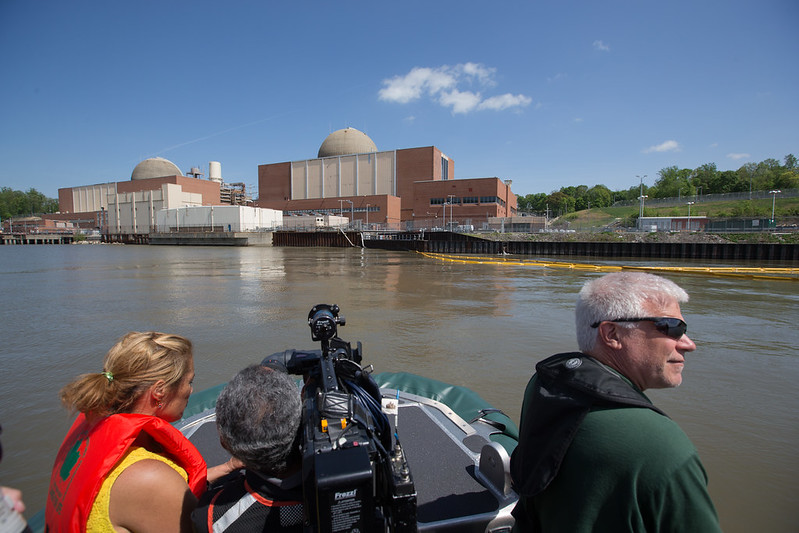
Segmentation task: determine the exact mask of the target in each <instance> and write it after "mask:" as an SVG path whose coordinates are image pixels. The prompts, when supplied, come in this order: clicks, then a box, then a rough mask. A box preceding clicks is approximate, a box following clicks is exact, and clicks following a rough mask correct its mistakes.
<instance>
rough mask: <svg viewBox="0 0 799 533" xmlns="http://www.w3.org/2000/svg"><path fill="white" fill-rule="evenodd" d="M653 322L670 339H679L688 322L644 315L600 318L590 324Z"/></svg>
mask: <svg viewBox="0 0 799 533" xmlns="http://www.w3.org/2000/svg"><path fill="white" fill-rule="evenodd" d="M645 320H646V321H648V322H654V324H655V329H656V330H658V331H659V332H661V333H663V334H664V335H668V336H669V337H671V338H672V339H676V340H680V339H681V338H682V336H683V335H685V332H686V331H688V324H686V323H685V322H684V321H682V320H680V319H679V318H674V317H671V316H645V317H641V318H617V319H615V320H600V321H599V322H594V323H593V324H591V327H592V328H598V327H599V325H600V324H601V323H602V322H643V321H645Z"/></svg>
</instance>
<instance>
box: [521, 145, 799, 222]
mask: <svg viewBox="0 0 799 533" xmlns="http://www.w3.org/2000/svg"><path fill="white" fill-rule="evenodd" d="M642 188H643V192H642ZM796 188H799V162H798V161H797V159H796V157H794V155H793V154H788V155H786V156H785V158H784V163H780V162H779V161H778V160H776V159H766V160H764V161H761V162H760V163H747V164H745V165H743V166H742V167H741V168H739V169H738V170H721V171H720V170H718V169H717V168H716V164H715V163H707V164H705V165H702V166H700V167H698V168H695V169H689V168H682V169H681V168H678V167H676V166H671V167H666V168H664V169H662V170H660V172H658V178H657V180H656V181H655V184H654V185H652V186H651V187H650V186H647V185H646V184H643V186H641V184H640V183H639V184H636V185H634V186H632V187H630V188H629V189H626V190H618V191H611V190H610V189H609V188H608V187H606V186H604V185H595V186H593V187H588V186H586V185H578V186H576V187H575V186H569V187H561V189H560V190H558V191H554V192H551V193H550V194H546V193H536V194H528V195H524V196H522V195H518V196H517V203H518V210H519V212H520V213H521V212H526V213H537V214H541V215H543V214H545V213H547V214H549V215H550V216H551V215H553V214H554V215H559V214H563V213H568V212H573V211H581V210H583V209H590V208H592V207H610V206H612V205H613V204H614V203H616V202H627V201H637V200H638V198H639V197H640V196H641V194H644V195H646V196H648V197H649V198H671V197H676V196H694V195H697V194H722V193H731V192H747V191H762V190H772V189H796Z"/></svg>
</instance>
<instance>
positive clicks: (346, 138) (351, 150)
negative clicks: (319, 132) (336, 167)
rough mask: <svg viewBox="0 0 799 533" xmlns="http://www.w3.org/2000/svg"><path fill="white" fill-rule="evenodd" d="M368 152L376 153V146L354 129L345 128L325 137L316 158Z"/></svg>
mask: <svg viewBox="0 0 799 533" xmlns="http://www.w3.org/2000/svg"><path fill="white" fill-rule="evenodd" d="M369 152H377V146H376V145H375V143H374V142H373V141H372V139H370V138H369V136H368V135H366V134H365V133H364V132H362V131H358V130H356V129H355V128H345V129H343V130H338V131H334V132H333V133H331V134H330V135H328V136H327V138H326V139H325V141H324V142H323V143H322V146H320V147H319V155H318V157H331V156H337V155H349V154H366V153H369Z"/></svg>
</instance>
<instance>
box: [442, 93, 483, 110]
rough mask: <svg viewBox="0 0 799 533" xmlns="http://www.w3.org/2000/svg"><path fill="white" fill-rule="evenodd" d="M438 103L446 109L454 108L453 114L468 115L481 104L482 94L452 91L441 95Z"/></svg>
mask: <svg viewBox="0 0 799 533" xmlns="http://www.w3.org/2000/svg"><path fill="white" fill-rule="evenodd" d="M438 101H439V102H440V103H441V105H443V106H444V107H452V112H453V113H456V114H457V113H468V112H469V111H472V110H474V108H475V107H477V105H478V104H479V103H480V93H473V92H469V91H463V92H461V91H459V90H458V89H452V90H451V91H447V92H444V93H441V96H440V97H439V99H438Z"/></svg>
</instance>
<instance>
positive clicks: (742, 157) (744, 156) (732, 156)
mask: <svg viewBox="0 0 799 533" xmlns="http://www.w3.org/2000/svg"><path fill="white" fill-rule="evenodd" d="M727 157H729V158H730V159H734V160H735V161H737V160H739V159H748V158H749V157H751V156H750V155H749V154H727Z"/></svg>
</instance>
